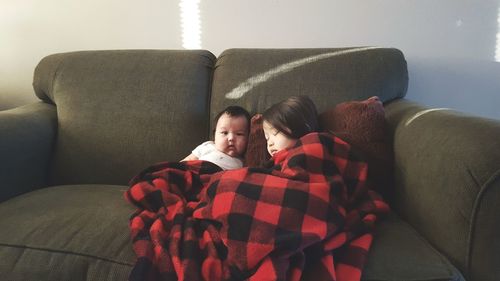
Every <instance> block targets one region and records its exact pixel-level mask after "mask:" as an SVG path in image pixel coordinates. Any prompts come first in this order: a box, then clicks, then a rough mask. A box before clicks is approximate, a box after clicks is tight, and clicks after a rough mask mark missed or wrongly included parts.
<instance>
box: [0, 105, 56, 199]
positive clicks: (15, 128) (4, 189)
mask: <svg viewBox="0 0 500 281" xmlns="http://www.w3.org/2000/svg"><path fill="white" fill-rule="evenodd" d="M56 129H57V116H56V109H55V107H54V106H52V105H50V104H46V103H43V102H37V103H33V104H29V105H25V106H21V107H18V108H15V109H11V110H5V111H0V132H1V133H0V136H1V137H0V157H1V159H2V161H1V162H0V179H1V180H0V202H1V201H4V200H7V199H9V198H11V197H14V196H16V195H20V194H22V193H25V192H28V191H31V190H34V189H36V188H40V187H43V186H46V184H47V183H46V182H47V173H48V166H49V163H50V160H51V154H52V147H53V145H54V142H55V135H56ZM14 186H15V188H12V187H14Z"/></svg>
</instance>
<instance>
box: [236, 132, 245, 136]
mask: <svg viewBox="0 0 500 281" xmlns="http://www.w3.org/2000/svg"><path fill="white" fill-rule="evenodd" d="M236 135H237V136H244V135H245V133H237V134H236Z"/></svg>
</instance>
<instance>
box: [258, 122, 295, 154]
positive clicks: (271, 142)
mask: <svg viewBox="0 0 500 281" xmlns="http://www.w3.org/2000/svg"><path fill="white" fill-rule="evenodd" d="M262 129H263V130H264V136H265V137H266V141H267V151H268V152H269V154H271V156H273V155H274V154H275V153H276V152H278V151H280V150H283V149H286V148H289V147H292V146H293V145H295V143H296V142H297V139H292V138H290V137H288V136H287V135H285V134H283V133H282V132H280V131H278V130H277V129H275V128H274V127H273V126H272V125H271V124H269V123H268V122H267V121H265V120H264V122H263V123H262Z"/></svg>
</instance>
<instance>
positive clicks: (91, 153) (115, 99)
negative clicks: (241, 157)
mask: <svg viewBox="0 0 500 281" xmlns="http://www.w3.org/2000/svg"><path fill="white" fill-rule="evenodd" d="M214 62H215V57H214V56H213V55H212V54H211V53H210V52H208V51H173V50H140V51H139V50H130V51H115V52H111V53H110V52H106V51H95V52H74V53H66V54H58V55H54V56H48V57H46V58H44V59H43V60H42V61H41V62H40V64H39V65H38V66H37V68H36V71H35V78H34V79H35V82H34V88H35V91H36V92H37V94H38V96H41V97H42V98H43V99H45V100H47V99H50V101H51V102H53V103H55V104H56V105H57V116H58V133H57V143H56V146H55V154H54V162H53V166H52V173H51V178H50V180H51V181H50V182H51V183H52V184H72V183H105V184H127V182H128V180H129V179H130V178H131V177H132V176H133V175H134V174H135V173H137V172H138V171H140V170H141V169H142V168H143V167H145V166H147V165H149V164H151V163H154V162H158V161H162V160H170V161H175V160H180V159H182V158H183V157H184V156H185V155H187V154H189V152H190V149H192V148H193V147H195V146H196V145H197V144H199V143H201V142H202V141H203V140H205V139H206V136H207V133H208V126H209V124H208V123H209V122H208V119H207V118H206V116H207V115H208V99H209V92H210V84H211V78H212V68H213V64H214ZM44 78H45V79H44ZM46 80H50V82H47V81H46ZM187 128H189V129H187Z"/></svg>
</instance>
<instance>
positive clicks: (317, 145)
mask: <svg viewBox="0 0 500 281" xmlns="http://www.w3.org/2000/svg"><path fill="white" fill-rule="evenodd" d="M273 160H274V165H273V166H272V167H271V168H242V169H237V170H229V171H220V169H219V168H218V167H217V166H215V165H214V164H212V163H209V162H205V161H189V162H181V163H176V162H170V163H160V164H158V165H155V166H152V167H150V168H148V169H147V170H145V171H144V172H142V173H141V174H139V175H138V176H137V177H135V178H134V179H133V180H132V182H131V187H130V188H129V190H128V191H127V192H126V194H125V197H126V198H127V200H128V201H129V202H131V203H132V204H134V205H135V206H136V207H137V211H136V212H135V213H134V214H133V215H132V217H131V219H130V230H131V236H132V239H133V247H134V251H135V252H136V254H137V257H138V259H137V262H136V264H135V266H134V268H133V270H132V272H131V274H130V280H188V281H191V280H252V281H253V280H259V281H260V280H340V281H342V280H348V281H351V280H359V279H360V278H361V273H362V268H363V265H364V263H365V260H366V256H367V253H368V250H369V248H370V245H371V241H372V234H371V230H372V228H373V225H374V223H375V220H376V218H377V215H378V214H380V213H384V212H387V211H388V209H389V208H388V206H387V205H386V204H385V202H384V201H383V200H382V199H381V197H380V196H379V195H378V194H376V193H375V192H373V191H372V190H370V189H369V188H368V184H367V182H366V176H367V169H368V167H367V165H366V163H365V162H363V161H362V160H361V159H359V158H358V156H357V155H356V154H355V153H353V151H352V150H351V148H350V145H349V144H347V143H345V142H344V141H342V140H341V139H339V138H337V137H335V136H333V135H330V134H323V133H312V134H308V135H306V136H304V137H303V138H301V139H300V140H299V141H298V142H297V144H296V145H295V146H294V147H293V148H291V149H288V150H285V151H282V152H280V153H278V154H276V155H275V156H274V157H273Z"/></svg>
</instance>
